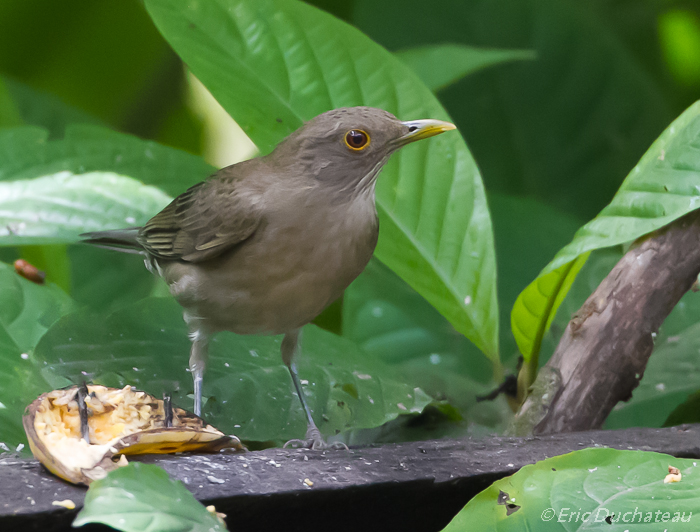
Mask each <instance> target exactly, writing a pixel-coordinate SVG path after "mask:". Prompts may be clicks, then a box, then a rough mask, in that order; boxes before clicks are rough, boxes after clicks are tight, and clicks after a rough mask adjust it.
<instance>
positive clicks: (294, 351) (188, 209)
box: [80, 107, 455, 449]
mask: <svg viewBox="0 0 700 532" xmlns="http://www.w3.org/2000/svg"><path fill="white" fill-rule="evenodd" d="M452 129H455V126H454V125H453V124H451V123H449V122H444V121H441V120H433V119H420V120H409V121H401V120H399V119H398V118H396V117H395V116H394V115H393V114H391V113H389V112H387V111H385V110H382V109H377V108H373V107H344V108H339V109H333V110H329V111H326V112H324V113H322V114H320V115H318V116H316V117H315V118H312V119H311V120H309V121H308V122H306V123H304V124H303V125H302V126H301V127H299V128H298V129H297V130H296V131H294V132H292V133H291V134H290V135H289V136H288V137H286V138H285V139H283V140H282V141H281V142H280V143H279V144H278V145H277V146H276V147H275V149H274V150H273V151H272V152H271V153H269V154H268V155H265V156H262V157H257V158H253V159H249V160H247V161H243V162H239V163H237V164H233V165H231V166H227V167H225V168H222V169H221V170H218V171H217V172H215V173H214V174H213V175H211V176H210V177H209V178H208V179H206V180H205V181H203V182H201V183H198V184H196V185H194V186H192V187H191V188H189V189H188V190H187V191H185V192H184V193H183V194H181V195H180V196H178V197H176V198H175V199H173V200H172V202H171V203H170V204H169V205H168V206H166V207H165V208H164V209H163V210H162V211H161V212H159V213H158V214H156V215H155V216H153V218H151V219H150V220H149V221H148V222H147V223H146V224H145V225H144V226H143V227H130V228H125V229H116V230H107V231H97V232H91V233H84V234H82V235H80V236H81V237H83V239H84V240H83V241H84V242H86V243H88V244H93V245H97V246H100V247H106V248H109V249H116V250H119V251H127V252H131V253H139V254H141V255H143V257H144V262H145V264H146V267H147V268H148V269H149V270H150V271H151V272H152V273H154V274H156V275H159V276H160V277H161V278H163V279H164V280H165V282H166V283H167V285H168V288H169V290H170V293H171V294H172V295H173V296H174V297H175V299H176V300H177V302H178V303H179V304H180V305H181V306H182V307H183V317H184V321H185V323H186V325H187V328H188V330H189V338H190V340H191V349H190V358H189V371H190V372H191V373H192V376H193V381H194V412H195V414H196V415H198V416H200V415H201V409H202V384H203V378H204V372H205V369H206V365H207V358H208V345H209V340H210V338H211V336H212V335H213V334H215V333H217V332H219V331H232V332H234V333H237V334H243V335H246V334H255V335H259V334H262V335H284V337H283V339H282V343H281V355H282V361H283V363H284V364H285V365H286V366H287V368H288V369H289V373H290V375H291V379H292V383H293V385H294V388H295V391H296V394H297V395H298V397H299V399H300V401H301V405H302V409H303V411H304V414H305V416H306V422H307V431H306V435H305V437H304V439H298V440H291V441H290V442H287V445H289V444H291V445H292V446H295V447H302V446H303V447H308V448H311V449H327V448H328V447H329V444H327V443H326V440H325V439H324V438H323V436H322V434H321V433H320V431H319V429H318V428H317V426H316V424H315V423H314V419H313V417H312V414H311V410H310V409H309V406H308V404H307V403H306V400H305V396H304V393H303V391H302V387H301V382H300V381H299V376H298V371H297V366H296V362H295V361H296V359H297V356H298V352H299V349H300V337H301V330H302V327H303V326H304V325H306V324H308V323H310V322H311V321H312V320H313V319H314V318H315V317H316V316H318V315H319V314H320V313H321V312H322V311H323V310H324V309H325V308H326V307H327V306H328V305H329V304H330V303H332V302H333V301H335V300H336V299H337V298H338V297H340V296H341V295H342V293H343V291H344V290H345V289H346V288H347V287H348V285H350V283H351V282H352V281H353V280H354V279H355V278H356V277H357V276H358V275H359V274H360V273H361V272H362V271H363V270H364V268H365V266H366V265H367V263H368V262H369V260H370V258H371V257H372V254H373V252H374V249H375V247H376V245H377V239H378V236H379V221H378V216H377V209H376V206H375V183H376V181H377V177H378V175H379V173H380V171H381V169H382V167H383V166H384V165H385V163H386V162H387V161H388V160H389V157H390V156H391V155H392V154H393V153H394V152H396V151H397V150H399V149H400V148H402V147H404V146H406V145H407V144H410V143H412V142H415V141H418V140H421V139H426V138H428V137H432V136H434V135H438V134H440V133H443V132H445V131H449V130H452Z"/></svg>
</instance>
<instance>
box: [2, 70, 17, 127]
mask: <svg viewBox="0 0 700 532" xmlns="http://www.w3.org/2000/svg"><path fill="white" fill-rule="evenodd" d="M21 125H22V117H21V116H20V114H19V109H17V104H16V103H15V101H14V99H13V98H12V95H11V94H10V91H9V90H8V88H7V85H6V84H5V82H4V80H3V79H2V78H0V128H3V127H15V126H21Z"/></svg>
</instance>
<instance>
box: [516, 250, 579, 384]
mask: <svg viewBox="0 0 700 532" xmlns="http://www.w3.org/2000/svg"><path fill="white" fill-rule="evenodd" d="M589 254H590V252H586V253H584V254H583V255H581V256H580V257H578V258H577V259H576V260H573V261H571V262H567V263H566V264H563V265H562V266H560V267H559V268H557V269H556V270H554V271H551V272H549V273H547V274H545V275H540V276H539V277H537V279H535V280H534V281H533V282H532V283H530V284H529V285H528V286H527V287H526V288H525V290H523V291H522V292H521V293H520V295H519V296H518V299H516V300H515V304H514V305H513V310H512V312H511V315H510V320H511V328H512V331H513V336H514V337H515V341H516V343H517V344H518V348H519V349H520V353H522V355H523V359H524V360H525V362H528V361H530V360H531V359H534V361H535V367H536V362H537V355H538V354H539V352H540V347H542V338H543V337H544V335H545V333H546V332H547V330H548V329H549V326H550V325H551V323H552V320H553V319H554V316H555V315H556V313H557V309H558V308H559V305H561V303H562V301H563V300H564V298H565V297H566V294H567V293H568V291H569V288H571V285H572V284H573V282H574V280H575V279H576V276H577V275H578V272H579V271H580V270H581V268H582V267H583V265H584V264H585V263H586V260H588V255H589ZM533 376H534V374H533Z"/></svg>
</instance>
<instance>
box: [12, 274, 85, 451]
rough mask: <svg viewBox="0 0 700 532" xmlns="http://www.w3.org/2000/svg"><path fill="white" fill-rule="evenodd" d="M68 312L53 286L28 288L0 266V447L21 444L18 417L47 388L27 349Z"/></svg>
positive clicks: (67, 302) (70, 305)
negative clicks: (0, 445)
mask: <svg viewBox="0 0 700 532" xmlns="http://www.w3.org/2000/svg"><path fill="white" fill-rule="evenodd" d="M71 310H73V302H72V301H71V299H70V298H69V297H68V296H67V295H66V294H65V293H64V292H63V291H61V290H60V289H59V288H58V287H56V286H54V285H51V284H45V285H37V284H35V283H32V282H30V281H28V280H26V279H23V278H22V277H20V276H19V275H17V274H16V273H15V271H14V269H13V268H12V267H10V266H9V265H7V264H4V263H0V367H2V371H0V442H3V443H5V444H6V445H7V446H8V447H11V448H16V446H17V445H18V444H20V443H21V444H25V445H26V443H27V439H26V436H25V434H24V429H23V428H22V413H23V412H24V408H25V407H26V406H27V405H28V404H29V403H30V402H31V401H32V400H34V398H36V396H37V395H39V394H40V393H41V392H44V391H46V387H47V384H46V382H45V381H44V379H43V378H42V376H41V374H40V372H39V369H38V368H37V366H36V365H35V364H34V359H33V356H32V350H33V349H34V346H35V345H36V343H37V342H38V341H39V338H41V336H42V335H43V334H44V333H45V332H46V330H47V329H48V328H49V327H50V326H51V325H52V324H53V323H54V322H55V321H56V320H58V319H59V318H60V317H61V316H63V315H65V314H66V313H68V312H70V311H71Z"/></svg>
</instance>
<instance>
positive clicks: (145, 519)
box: [73, 462, 226, 532]
mask: <svg viewBox="0 0 700 532" xmlns="http://www.w3.org/2000/svg"><path fill="white" fill-rule="evenodd" d="M88 523H102V524H105V525H108V526H110V527H112V528H115V529H117V530H122V531H123V532H165V531H171V532H174V531H178V532H216V531H219V530H226V526H225V525H224V524H223V523H222V522H221V521H219V520H218V519H217V518H216V516H215V515H213V514H212V513H211V512H209V511H208V510H207V509H206V508H205V507H204V506H203V505H202V503H200V502H199V501H197V499H195V498H194V496H193V495H192V493H190V492H189V491H188V490H187V488H186V487H185V486H184V484H182V482H180V481H177V480H171V479H170V477H169V476H168V474H167V473H166V472H165V471H164V470H163V469H161V468H160V467H158V466H155V465H150V464H140V463H138V462H133V463H131V464H129V465H128V466H126V467H120V468H119V469H116V470H114V471H112V472H111V473H109V474H108V475H107V477H106V478H104V479H102V480H96V481H95V482H93V483H92V484H90V488H89V489H88V492H87V494H86V495H85V505H84V506H83V509H82V510H81V511H80V513H79V514H78V515H77V517H76V518H75V521H73V526H74V527H79V526H83V525H86V524H88Z"/></svg>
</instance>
